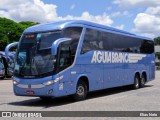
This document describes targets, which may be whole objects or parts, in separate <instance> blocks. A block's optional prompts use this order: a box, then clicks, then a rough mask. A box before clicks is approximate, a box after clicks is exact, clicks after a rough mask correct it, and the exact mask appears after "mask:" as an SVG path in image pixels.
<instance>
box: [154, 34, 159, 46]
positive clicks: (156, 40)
mask: <svg viewBox="0 0 160 120" xmlns="http://www.w3.org/2000/svg"><path fill="white" fill-rule="evenodd" d="M154 43H155V45H160V36H159V37H156V38H154Z"/></svg>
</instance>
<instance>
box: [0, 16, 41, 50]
mask: <svg viewBox="0 0 160 120" xmlns="http://www.w3.org/2000/svg"><path fill="white" fill-rule="evenodd" d="M36 24H39V23H34V22H30V21H27V22H25V21H24V22H20V23H16V22H14V21H13V20H10V19H7V18H1V17H0V51H3V50H4V49H5V47H6V46H7V44H9V43H12V42H16V41H19V39H20V36H21V35H22V33H23V31H24V30H25V29H26V28H28V27H30V26H33V25H36Z"/></svg>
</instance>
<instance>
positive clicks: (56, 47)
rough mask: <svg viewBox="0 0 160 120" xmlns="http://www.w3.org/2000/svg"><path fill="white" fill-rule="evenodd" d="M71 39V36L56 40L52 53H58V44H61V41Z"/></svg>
mask: <svg viewBox="0 0 160 120" xmlns="http://www.w3.org/2000/svg"><path fill="white" fill-rule="evenodd" d="M69 40H72V39H71V38H60V39H57V40H55V41H54V42H53V43H52V48H51V53H52V55H56V54H57V49H58V46H59V44H60V43H62V42H65V41H69Z"/></svg>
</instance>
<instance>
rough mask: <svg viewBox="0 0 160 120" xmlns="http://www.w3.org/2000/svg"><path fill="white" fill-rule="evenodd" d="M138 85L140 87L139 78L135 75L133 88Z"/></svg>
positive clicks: (136, 87)
mask: <svg viewBox="0 0 160 120" xmlns="http://www.w3.org/2000/svg"><path fill="white" fill-rule="evenodd" d="M139 87H140V78H139V76H138V75H135V77H134V84H133V88H134V89H138V88H139Z"/></svg>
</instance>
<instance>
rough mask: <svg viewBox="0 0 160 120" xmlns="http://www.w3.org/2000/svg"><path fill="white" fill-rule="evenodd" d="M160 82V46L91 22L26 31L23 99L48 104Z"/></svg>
mask: <svg viewBox="0 0 160 120" xmlns="http://www.w3.org/2000/svg"><path fill="white" fill-rule="evenodd" d="M154 78H155V54H154V42H153V40H152V39H150V38H146V37H141V36H137V35H135V34H132V33H128V32H125V31H122V30H118V29H115V28H111V27H108V26H104V25H99V24H96V23H91V22H87V21H79V20H74V21H62V22H56V23H47V24H40V25H36V26H33V27H30V28H28V29H26V30H25V31H24V33H23V35H22V37H21V39H20V42H19V44H18V48H17V53H16V58H15V67H14V78H13V87H14V93H15V95H18V96H37V97H40V98H42V99H48V98H51V97H60V96H67V95H72V96H73V98H74V99H75V100H83V99H85V98H86V95H87V93H88V92H90V91H95V90H101V89H106V88H112V87H118V86H125V85H133V87H134V88H135V89H138V88H139V87H144V85H145V83H146V82H149V81H151V80H153V79H154Z"/></svg>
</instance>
